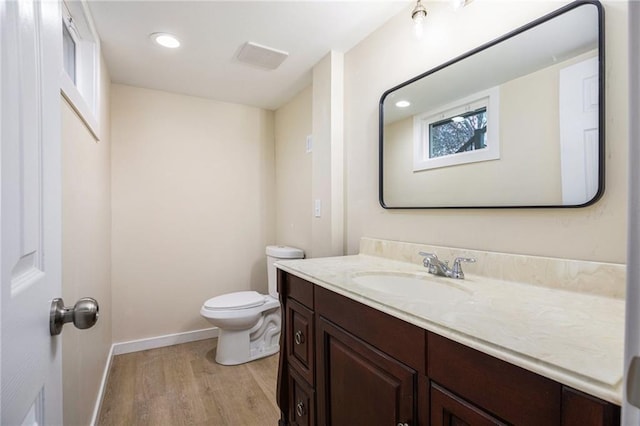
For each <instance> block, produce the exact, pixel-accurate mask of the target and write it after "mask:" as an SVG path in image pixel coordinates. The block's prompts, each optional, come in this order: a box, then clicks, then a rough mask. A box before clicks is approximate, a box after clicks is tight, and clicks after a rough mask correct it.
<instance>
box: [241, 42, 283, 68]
mask: <svg viewBox="0 0 640 426" xmlns="http://www.w3.org/2000/svg"><path fill="white" fill-rule="evenodd" d="M287 56H289V54H288V53H287V52H283V51H282V50H277V49H272V48H270V47H266V46H262V45H259V44H258V43H253V42H251V41H248V42H246V43H245V44H244V45H243V46H242V48H241V49H240V52H238V60H239V61H240V62H244V63H247V64H250V65H255V66H257V67H260V68H265V69H268V70H275V69H276V68H278V67H279V66H280V64H281V63H282V62H283V61H284V60H285V59H287Z"/></svg>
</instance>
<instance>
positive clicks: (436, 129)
mask: <svg viewBox="0 0 640 426" xmlns="http://www.w3.org/2000/svg"><path fill="white" fill-rule="evenodd" d="M486 147H487V109H486V108H480V109H477V110H475V111H471V112H468V113H465V114H460V115H457V116H455V117H449V118H447V119H445V120H441V121H438V122H436V123H433V124H431V125H430V126H429V158H436V157H442V156H445V155H452V154H457V153H460V152H465V151H473V150H478V149H483V148H486Z"/></svg>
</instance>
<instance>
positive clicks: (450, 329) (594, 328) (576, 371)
mask: <svg viewBox="0 0 640 426" xmlns="http://www.w3.org/2000/svg"><path fill="white" fill-rule="evenodd" d="M276 266H277V267H278V268H279V269H282V270H283V271H286V272H289V273H291V274H293V275H296V276H298V277H300V278H303V279H306V280H308V281H310V282H312V283H314V284H317V285H319V286H321V287H324V288H326V289H328V290H331V291H334V292H336V293H339V294H341V295H343V296H346V297H349V298H350V299H353V300H356V301H358V302H361V303H363V304H365V305H367V306H370V307H372V308H375V309H378V310H380V311H382V312H385V313H387V314H389V315H392V316H394V317H396V318H399V319H402V320H404V321H406V322H408V323H411V324H414V325H416V326H419V327H421V328H423V329H426V330H429V331H431V332H434V333H436V334H439V335H441V336H444V337H447V338H449V339H451V340H454V341H456V342H459V343H462V344H464V345H467V346H469V347H472V348H474V349H477V350H479V351H481V352H484V353H486V354H489V355H492V356H494V357H496V358H499V359H502V360H504V361H507V362H509V363H512V364H515V365H518V366H520V367H523V368H525V369H527V370H530V371H533V372H535V373H538V374H540V375H542V376H545V377H548V378H550V379H553V380H556V381H558V382H560V383H563V384H565V385H567V386H570V387H573V388H575V389H578V390H581V391H583V392H586V393H588V394H591V395H594V396H596V397H598V398H601V399H604V400H606V401H609V402H613V403H615V404H620V403H621V400H622V378H623V354H624V309H625V306H624V300H623V299H621V298H615V297H607V296H603V295H597V294H590V293H580V292H575V291H568V290H564V289H560V288H549V287H543V286H537V285H532V284H523V283H518V282H511V281H503V280H499V279H495V278H489V277H484V276H479V275H474V274H469V273H467V274H466V277H465V279H464V280H453V279H450V278H443V277H434V276H433V275H429V276H428V277H427V274H426V269H425V268H424V267H422V265H416V264H413V263H409V262H403V261H398V260H391V259H388V258H384V257H378V256H371V255H366V254H359V255H353V256H340V257H326V258H317V259H305V260H288V261H280V262H278V263H276ZM371 272H382V273H385V272H386V273H403V274H413V275H417V276H419V275H420V274H423V275H424V276H425V277H427V279H435V280H447V281H446V283H443V284H445V285H449V286H453V287H455V288H456V289H457V294H462V295H463V297H454V298H451V300H444V301H443V300H439V301H438V302H437V303H434V301H432V300H430V299H429V298H427V297H425V296H424V295H412V296H406V295H405V296H402V295H398V294H392V293H389V292H383V291H379V290H373V289H371V288H367V287H366V286H363V285H360V284H358V283H357V280H354V278H355V277H357V276H359V275H362V274H367V273H371Z"/></svg>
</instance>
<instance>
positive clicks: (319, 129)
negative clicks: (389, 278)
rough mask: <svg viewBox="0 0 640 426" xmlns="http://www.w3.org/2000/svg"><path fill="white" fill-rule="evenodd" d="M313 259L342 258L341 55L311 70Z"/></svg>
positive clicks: (343, 196) (342, 72)
mask: <svg viewBox="0 0 640 426" xmlns="http://www.w3.org/2000/svg"><path fill="white" fill-rule="evenodd" d="M312 116H313V124H312V129H313V158H312V180H311V192H312V200H313V203H314V207H315V202H316V200H320V202H321V206H320V217H317V216H316V215H315V212H314V217H313V220H312V221H311V238H312V239H311V243H312V248H311V253H310V256H312V257H324V256H339V255H342V254H344V241H345V238H344V236H345V234H344V230H345V228H344V223H345V210H344V205H345V192H344V55H343V54H342V53H339V52H335V51H331V52H329V53H328V54H327V55H326V56H325V57H324V58H323V59H322V60H320V62H318V63H317V64H316V65H315V66H314V67H313V107H312Z"/></svg>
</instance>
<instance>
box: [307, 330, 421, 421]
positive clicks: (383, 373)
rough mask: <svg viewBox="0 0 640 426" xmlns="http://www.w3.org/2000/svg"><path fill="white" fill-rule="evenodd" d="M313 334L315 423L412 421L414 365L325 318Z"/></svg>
mask: <svg viewBox="0 0 640 426" xmlns="http://www.w3.org/2000/svg"><path fill="white" fill-rule="evenodd" d="M316 336H317V341H316V347H317V351H318V353H317V357H316V359H317V360H318V365H317V383H318V386H317V396H318V424H320V425H327V426H328V425H332V426H347V425H367V426H376V425H380V426H389V425H397V424H398V423H400V424H405V423H406V424H408V425H410V426H414V425H415V424H416V423H415V417H416V414H415V413H416V406H415V402H416V400H417V398H416V385H415V384H416V383H417V381H418V377H417V373H416V371H415V370H413V369H411V368H409V367H407V366H406V365H404V364H402V363H401V362H399V361H397V360H395V359H394V358H391V357H390V356H388V355H387V354H385V353H383V352H381V351H379V350H378V349H376V348H374V347H373V346H371V345H369V344H367V343H365V342H364V341H362V340H360V339H358V338H357V337H355V336H353V335H351V334H350V333H348V332H347V331H345V330H344V329H341V328H339V327H337V326H335V325H334V324H332V323H330V322H329V321H327V320H326V319H324V318H320V319H318V320H317V332H316ZM390 337H391V336H390Z"/></svg>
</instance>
